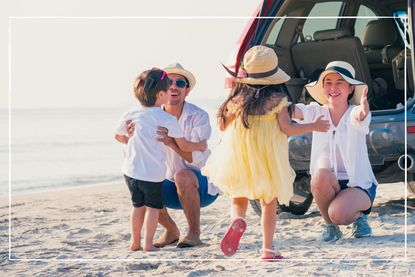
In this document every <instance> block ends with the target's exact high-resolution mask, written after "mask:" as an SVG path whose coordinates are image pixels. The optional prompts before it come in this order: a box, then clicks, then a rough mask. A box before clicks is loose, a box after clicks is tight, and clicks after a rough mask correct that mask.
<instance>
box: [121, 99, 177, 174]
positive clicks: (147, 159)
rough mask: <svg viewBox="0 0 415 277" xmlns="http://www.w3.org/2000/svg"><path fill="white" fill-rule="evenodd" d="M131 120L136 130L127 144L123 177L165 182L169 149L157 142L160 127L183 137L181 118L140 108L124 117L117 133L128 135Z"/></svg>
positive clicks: (152, 109) (155, 109)
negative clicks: (128, 125) (180, 124)
mask: <svg viewBox="0 0 415 277" xmlns="http://www.w3.org/2000/svg"><path fill="white" fill-rule="evenodd" d="M127 120H132V121H133V122H134V125H135V131H134V135H133V136H131V137H130V138H129V140H128V143H127V145H126V151H125V157H124V162H123V166H122V172H123V174H125V175H127V176H128V177H131V178H134V179H137V180H143V181H148V182H161V181H163V180H164V178H165V175H166V170H167V166H166V151H167V149H168V147H167V146H166V145H164V143H163V142H160V141H158V140H157V133H156V131H157V126H161V127H165V128H167V129H168V136H170V137H173V138H182V137H184V135H183V132H182V129H181V128H180V126H179V123H178V121H177V119H176V118H175V117H174V116H172V115H170V114H168V113H167V112H165V111H163V110H162V109H161V108H160V107H138V108H134V109H133V110H130V111H128V112H126V113H124V114H123V116H122V117H121V119H120V121H119V123H118V126H117V128H116V130H115V132H116V133H117V134H120V135H124V136H128V133H127V126H126V124H125V122H126V121H127Z"/></svg>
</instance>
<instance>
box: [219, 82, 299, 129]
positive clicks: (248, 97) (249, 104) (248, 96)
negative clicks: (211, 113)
mask: <svg viewBox="0 0 415 277" xmlns="http://www.w3.org/2000/svg"><path fill="white" fill-rule="evenodd" d="M258 89H259V90H260V91H258ZM275 93H279V94H281V95H284V96H287V97H288V101H289V102H291V103H293V101H292V97H291V95H290V93H289V92H288V89H287V86H286V85H285V84H279V85H247V84H241V83H236V84H234V86H233V88H232V91H231V93H230V95H229V97H228V98H227V99H226V100H225V102H224V103H223V104H222V105H221V107H220V108H219V112H218V119H219V121H220V122H221V123H222V124H223V125H226V116H225V114H226V112H227V106H228V103H229V102H230V101H232V99H234V98H235V97H236V96H238V95H241V94H242V95H243V97H242V99H243V101H242V103H240V104H241V106H240V112H241V113H240V116H241V120H242V125H243V126H244V127H245V128H247V129H249V122H248V116H249V115H259V114H261V113H262V112H263V111H264V110H263V109H264V106H265V103H266V102H267V99H268V98H269V97H272V96H273V94H275ZM292 109H293V107H292V105H290V106H288V113H289V115H290V117H291V116H292Z"/></svg>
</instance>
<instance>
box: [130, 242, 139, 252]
mask: <svg viewBox="0 0 415 277" xmlns="http://www.w3.org/2000/svg"><path fill="white" fill-rule="evenodd" d="M141 249H142V248H141V245H140V242H131V244H130V250H131V251H138V250H141Z"/></svg>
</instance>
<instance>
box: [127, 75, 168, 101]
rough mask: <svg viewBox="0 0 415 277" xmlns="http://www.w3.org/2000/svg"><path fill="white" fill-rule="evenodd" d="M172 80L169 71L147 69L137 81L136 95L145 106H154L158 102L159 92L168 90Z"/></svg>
mask: <svg viewBox="0 0 415 277" xmlns="http://www.w3.org/2000/svg"><path fill="white" fill-rule="evenodd" d="M170 85H171V80H170V79H169V78H168V77H167V73H166V72H165V71H164V70H161V69H151V70H146V71H144V72H143V73H141V74H140V75H139V76H138V77H137V79H136V82H135V86H134V95H135V97H136V98H137V99H138V101H140V103H141V105H143V106H144V107H152V106H154V105H155V104H156V101H157V94H158V93H159V92H160V91H167V90H168V89H169V87H170Z"/></svg>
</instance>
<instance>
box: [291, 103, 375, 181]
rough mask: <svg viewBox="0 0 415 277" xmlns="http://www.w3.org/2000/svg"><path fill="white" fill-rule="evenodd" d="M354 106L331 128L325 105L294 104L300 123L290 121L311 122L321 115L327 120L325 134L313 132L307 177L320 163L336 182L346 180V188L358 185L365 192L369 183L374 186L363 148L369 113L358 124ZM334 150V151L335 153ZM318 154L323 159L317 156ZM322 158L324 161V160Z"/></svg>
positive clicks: (318, 167)
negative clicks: (327, 167) (335, 178)
mask: <svg viewBox="0 0 415 277" xmlns="http://www.w3.org/2000/svg"><path fill="white" fill-rule="evenodd" d="M358 107H359V106H355V105H351V106H349V108H348V109H347V111H346V112H345V113H344V114H343V116H342V118H341V119H340V122H339V123H338V124H337V126H334V124H333V123H332V121H331V117H330V113H329V109H328V107H327V106H326V105H324V106H321V105H319V104H318V103H316V102H312V103H311V104H309V105H304V104H296V108H299V109H300V110H301V111H302V113H303V120H299V119H294V120H296V121H297V122H299V123H311V122H314V121H315V120H316V119H317V118H318V117H319V116H321V115H324V118H325V119H326V120H329V121H330V129H329V131H327V132H325V133H324V132H313V142H312V146H311V160H310V174H311V175H313V174H315V172H316V170H318V169H320V168H322V166H324V164H325V165H328V164H329V165H330V168H331V169H332V170H333V173H334V174H335V176H336V177H337V179H338V180H340V179H344V178H345V177H348V179H349V183H348V186H349V187H355V186H359V187H361V188H363V189H368V188H370V187H371V186H372V183H374V184H377V181H376V178H375V175H374V174H373V171H372V167H371V165H370V160H369V155H368V152H367V146H366V135H367V134H368V133H369V125H370V120H371V114H370V113H369V114H368V115H367V116H366V118H365V119H364V120H363V121H358V120H357V119H356V118H355V116H354V113H355V112H356V109H358ZM337 149H338V151H336V150H337ZM339 154H340V157H339ZM321 155H323V156H322V157H321ZM325 156H326V160H325V161H324V158H325ZM320 157H321V158H322V159H323V160H322V159H321V158H320ZM344 170H345V172H344Z"/></svg>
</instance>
